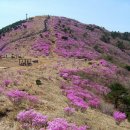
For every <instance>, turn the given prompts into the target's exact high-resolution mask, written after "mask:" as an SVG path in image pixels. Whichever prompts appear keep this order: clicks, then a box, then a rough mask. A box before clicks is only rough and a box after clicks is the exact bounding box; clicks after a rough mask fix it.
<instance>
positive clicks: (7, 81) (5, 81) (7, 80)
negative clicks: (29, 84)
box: [3, 79, 12, 87]
mask: <svg viewBox="0 0 130 130" xmlns="http://www.w3.org/2000/svg"><path fill="white" fill-rule="evenodd" d="M11 82H12V81H11V80H9V79H6V80H4V81H3V83H4V85H5V86H6V87H7V86H8V85H9V84H11Z"/></svg>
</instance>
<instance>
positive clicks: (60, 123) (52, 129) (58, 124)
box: [47, 118, 68, 130]
mask: <svg viewBox="0 0 130 130" xmlns="http://www.w3.org/2000/svg"><path fill="white" fill-rule="evenodd" d="M67 128H68V122H67V121H66V120H65V119H62V118H56V119H54V120H53V121H49V122H48V127H47V130H67Z"/></svg>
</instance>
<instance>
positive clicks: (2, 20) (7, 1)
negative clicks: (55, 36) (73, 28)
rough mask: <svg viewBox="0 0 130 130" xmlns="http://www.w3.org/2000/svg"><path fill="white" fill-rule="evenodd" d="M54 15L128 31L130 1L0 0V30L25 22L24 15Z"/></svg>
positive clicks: (129, 26) (129, 24) (129, 30)
mask: <svg viewBox="0 0 130 130" xmlns="http://www.w3.org/2000/svg"><path fill="white" fill-rule="evenodd" d="M26 13H28V15H29V16H36V15H48V14H49V15H55V16H65V17H69V18H73V19H76V20H78V21H80V22H83V23H86V24H96V25H99V26H102V27H105V28H106V29H108V30H113V31H121V32H126V31H128V32H130V0H0V28H2V27H4V26H6V25H8V24H11V23H13V22H16V21H18V20H21V19H25V14H26Z"/></svg>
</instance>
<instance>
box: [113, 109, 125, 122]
mask: <svg viewBox="0 0 130 130" xmlns="http://www.w3.org/2000/svg"><path fill="white" fill-rule="evenodd" d="M113 117H114V119H115V120H116V121H117V123H118V124H120V123H121V122H122V121H124V120H125V119H126V114H125V113H122V112H119V111H116V112H114V114H113Z"/></svg>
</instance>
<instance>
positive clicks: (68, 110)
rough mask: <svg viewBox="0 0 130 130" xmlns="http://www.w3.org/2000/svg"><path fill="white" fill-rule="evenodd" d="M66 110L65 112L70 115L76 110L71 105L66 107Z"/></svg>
mask: <svg viewBox="0 0 130 130" xmlns="http://www.w3.org/2000/svg"><path fill="white" fill-rule="evenodd" d="M64 112H65V113H66V114H67V115H68V116H70V115H72V114H73V113H74V112H75V109H74V108H71V107H66V108H64Z"/></svg>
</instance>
